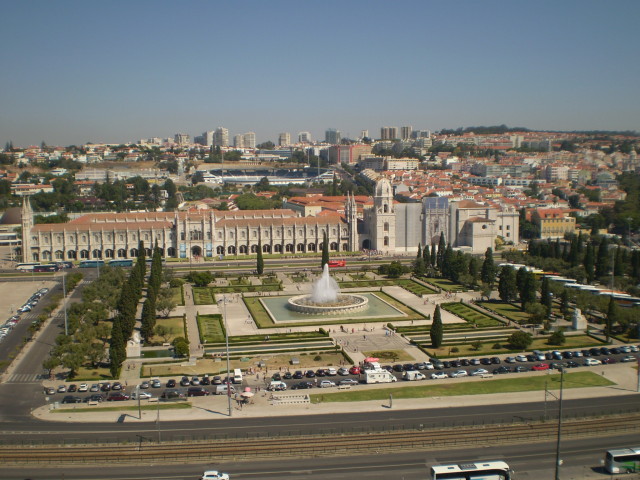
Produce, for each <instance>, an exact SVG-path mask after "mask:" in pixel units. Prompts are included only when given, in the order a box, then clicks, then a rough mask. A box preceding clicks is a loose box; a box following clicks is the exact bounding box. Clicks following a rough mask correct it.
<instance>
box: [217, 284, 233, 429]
mask: <svg viewBox="0 0 640 480" xmlns="http://www.w3.org/2000/svg"><path fill="white" fill-rule="evenodd" d="M218 303H222V305H223V307H222V308H223V312H222V320H223V322H224V341H225V347H226V354H227V402H228V406H229V416H230V417H232V416H233V410H231V385H230V382H231V369H230V367H229V328H228V327H227V296H226V295H225V296H224V297H222V299H221V300H219V301H218Z"/></svg>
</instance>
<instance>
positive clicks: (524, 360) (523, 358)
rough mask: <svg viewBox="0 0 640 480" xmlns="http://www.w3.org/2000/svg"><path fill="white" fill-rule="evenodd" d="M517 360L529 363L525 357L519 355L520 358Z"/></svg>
mask: <svg viewBox="0 0 640 480" xmlns="http://www.w3.org/2000/svg"><path fill="white" fill-rule="evenodd" d="M516 360H517V361H518V362H526V361H527V357H526V356H525V355H518V356H517V357H516Z"/></svg>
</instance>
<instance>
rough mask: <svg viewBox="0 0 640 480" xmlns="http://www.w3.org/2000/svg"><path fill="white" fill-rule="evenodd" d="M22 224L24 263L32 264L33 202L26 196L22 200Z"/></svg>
mask: <svg viewBox="0 0 640 480" xmlns="http://www.w3.org/2000/svg"><path fill="white" fill-rule="evenodd" d="M21 222H22V261H23V262H31V261H33V259H32V257H31V229H32V228H33V210H32V209H31V202H30V201H29V197H28V196H26V197H24V198H23V199H22V210H21Z"/></svg>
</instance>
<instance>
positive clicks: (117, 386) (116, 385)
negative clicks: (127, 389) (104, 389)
mask: <svg viewBox="0 0 640 480" xmlns="http://www.w3.org/2000/svg"><path fill="white" fill-rule="evenodd" d="M111 390H116V391H117V390H122V384H121V383H120V382H114V383H113V385H112V386H111Z"/></svg>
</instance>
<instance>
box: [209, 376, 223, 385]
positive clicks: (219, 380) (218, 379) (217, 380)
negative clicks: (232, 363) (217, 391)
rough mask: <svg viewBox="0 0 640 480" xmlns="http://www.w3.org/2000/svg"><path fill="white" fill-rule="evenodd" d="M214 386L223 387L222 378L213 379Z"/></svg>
mask: <svg viewBox="0 0 640 480" xmlns="http://www.w3.org/2000/svg"><path fill="white" fill-rule="evenodd" d="M211 384H212V385H222V377H221V376H219V375H216V376H215V377H213V380H212V381H211Z"/></svg>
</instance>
